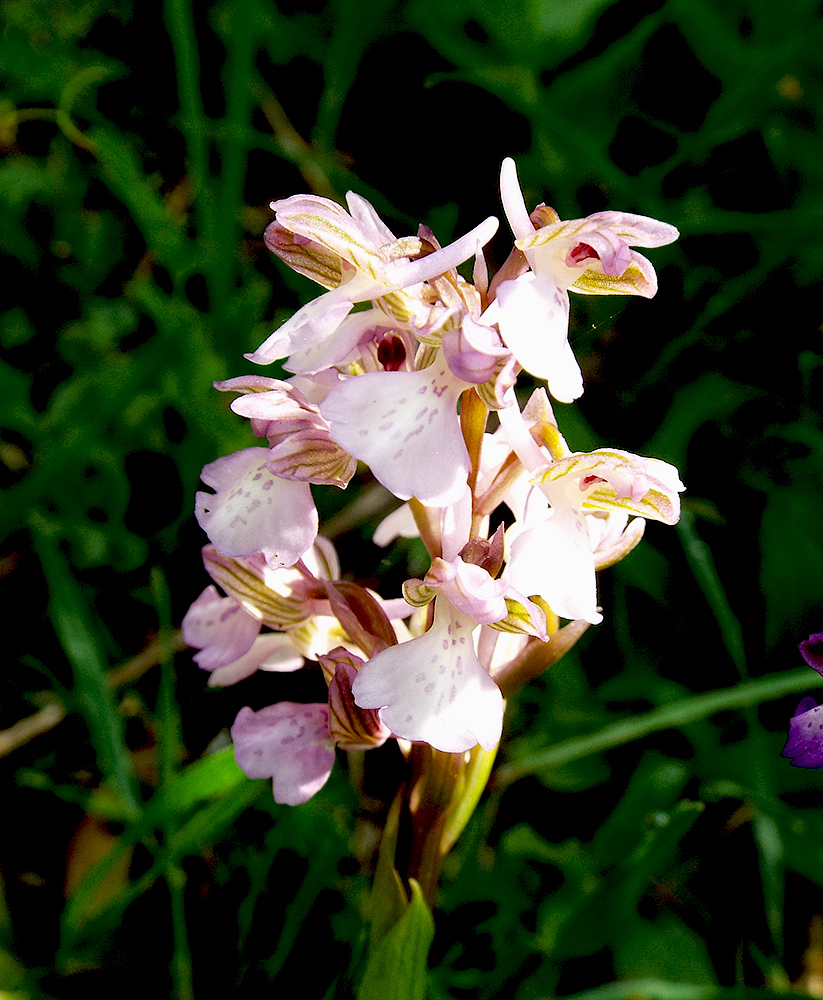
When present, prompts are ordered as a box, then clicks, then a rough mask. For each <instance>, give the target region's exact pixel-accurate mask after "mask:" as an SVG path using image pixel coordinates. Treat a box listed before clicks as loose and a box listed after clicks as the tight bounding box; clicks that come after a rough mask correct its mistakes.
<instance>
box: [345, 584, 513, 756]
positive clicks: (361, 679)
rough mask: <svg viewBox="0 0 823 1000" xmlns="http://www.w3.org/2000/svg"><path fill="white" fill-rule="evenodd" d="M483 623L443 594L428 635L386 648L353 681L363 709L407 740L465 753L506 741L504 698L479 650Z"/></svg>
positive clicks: (437, 601) (490, 747)
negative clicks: (476, 635) (477, 635)
mask: <svg viewBox="0 0 823 1000" xmlns="http://www.w3.org/2000/svg"><path fill="white" fill-rule="evenodd" d="M475 628H476V623H475V622H474V621H473V620H472V619H471V618H468V617H466V616H465V615H462V614H460V612H458V611H457V610H456V609H455V608H454V607H452V605H451V604H450V603H449V602H448V601H447V600H446V599H445V598H442V597H438V598H437V599H436V602H435V615H434V622H433V624H432V627H431V628H430V629H429V631H428V632H426V633H424V634H423V635H421V636H419V637H418V638H416V639H412V640H410V641H409V642H404V643H400V644H399V645H397V646H392V647H390V648H389V649H385V650H383V651H382V652H381V653H378V654H377V655H376V656H373V657H372V658H371V659H370V660H369V661H368V663H366V664H365V666H363V667H362V668H361V669H360V672H359V673H358V675H357V677H356V678H355V681H354V684H353V686H352V691H353V694H354V700H355V702H356V703H357V705H359V706H360V707H361V708H377V709H380V717H381V718H382V720H383V722H384V723H385V725H386V726H388V727H389V729H390V730H391V731H392V733H393V734H394V735H395V736H397V737H398V738H400V739H406V740H412V741H416V742H424V743H428V744H429V745H430V746H432V747H434V748H435V749H436V750H442V751H443V752H444V753H462V752H464V751H466V750H470V749H471V748H472V747H474V746H476V745H477V744H478V743H479V744H480V745H481V746H482V747H484V748H485V749H487V750H491V749H493V748H494V747H495V746H496V745H497V743H498V742H499V740H500V734H501V731H502V725H503V696H502V695H501V693H500V689H499V688H498V687H497V685H496V684H495V683H494V681H493V680H492V679H491V677H490V676H489V674H488V672H487V671H486V670H485V668H484V667H483V666H482V665H481V663H480V661H479V660H478V659H477V656H476V654H475V652H474V645H473V643H472V631H473V630H474V629H475Z"/></svg>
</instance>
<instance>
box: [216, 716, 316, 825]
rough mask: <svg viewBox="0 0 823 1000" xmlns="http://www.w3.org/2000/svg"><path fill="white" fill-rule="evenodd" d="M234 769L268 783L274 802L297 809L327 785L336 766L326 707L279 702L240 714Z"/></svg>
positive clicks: (235, 733) (236, 724)
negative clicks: (263, 779) (269, 779)
mask: <svg viewBox="0 0 823 1000" xmlns="http://www.w3.org/2000/svg"><path fill="white" fill-rule="evenodd" d="M231 737H232V742H233V743H234V757H235V760H236V761H237V766H238V767H239V768H240V769H241V770H242V771H244V772H245V773H246V774H247V775H248V777H250V778H271V779H272V789H273V792H274V800H275V802H280V803H282V804H283V805H288V806H296V805H300V803H302V802H307V801H308V800H309V799H310V798H311V797H312V795H314V794H315V793H316V792H318V791H319V790H320V789H321V788H322V787H323V785H325V783H326V781H327V780H328V777H329V775H330V774H331V769H332V767H333V765H334V748H333V746H332V742H331V737H330V735H329V708H328V705H320V704H309V705H299V704H296V703H295V702H290V701H281V702H278V704H276V705H268V706H266V707H265V708H261V709H260V711H259V712H254V711H252V709H250V708H248V707H246V708H241V709H240V712H239V713H238V715H237V718H236V719H235V722H234V725H233V726H232V728H231Z"/></svg>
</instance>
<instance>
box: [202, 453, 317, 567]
mask: <svg viewBox="0 0 823 1000" xmlns="http://www.w3.org/2000/svg"><path fill="white" fill-rule="evenodd" d="M268 454H269V452H268V449H267V448H245V449H244V450H243V451H237V452H234V454H232V455H227V456H226V457H224V458H218V459H217V461H216V462H212V463H210V464H209V465H207V466H206V467H205V468H204V469H203V472H202V474H201V478H202V479H203V482H204V483H205V484H206V485H207V486H211V487H212V488H213V489H214V490H215V491H216V492H215V493H204V492H201V493H198V494H197V495H196V497H195V501H196V506H195V513H196V515H197V521H198V523H199V524H200V527H201V528H202V529H203V530H204V531H205V532H206V534H207V535H208V536H209V540H210V541H211V542H212V544H213V545H214V546H215V547H216V548H217V549H219V551H220V552H222V553H223V554H224V555H227V556H248V555H251V554H252V553H254V552H262V553H263V554H264V555H265V557H266V561H267V562H268V564H269V565H270V566H271V567H273V568H277V567H282V566H293V565H294V564H295V563H296V562H297V560H298V559H299V558H300V557H301V556H302V555H303V553H304V552H305V551H306V550H307V549H308V548H309V547H310V546H311V544H312V542H314V539H315V536H316V535H317V524H318V521H317V511H316V510H315V507H314V501H313V500H312V496H311V490H310V489H309V484H308V483H304V482H297V481H292V480H288V479H280V478H278V477H277V476H274V475H272V473H271V472H270V471H269V470H268V468H267V467H266V461H267V459H268Z"/></svg>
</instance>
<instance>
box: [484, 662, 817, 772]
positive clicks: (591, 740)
mask: <svg viewBox="0 0 823 1000" xmlns="http://www.w3.org/2000/svg"><path fill="white" fill-rule="evenodd" d="M821 684H823V679H821V678H817V677H815V676H814V673H813V672H812V671H810V670H809V669H808V668H805V667H804V668H801V669H799V670H787V671H786V672H785V673H781V674H775V675H773V676H769V677H761V678H758V679H757V680H753V681H746V682H744V683H742V684H736V685H735V686H734V687H730V688H721V689H719V690H717V691H708V692H706V693H705V694H697V695H690V696H689V697H687V698H683V699H679V700H678V701H675V702H672V703H671V704H668V705H661V706H660V707H659V708H655V709H653V710H652V711H651V712H644V713H643V714H642V715H635V716H632V717H629V718H625V719H620V720H618V721H617V722H613V723H611V724H610V725H608V726H604V727H603V728H602V729H600V730H598V731H597V732H594V733H589V734H587V735H586V736H577V737H574V738H573V739H568V740H563V742H561V743H556V744H555V745H554V746H552V747H548V748H546V749H544V750H540V751H537V752H535V753H532V754H529V755H524V756H523V757H521V758H520V759H519V760H513V761H512V762H511V763H510V764H506V765H505V766H504V767H501V768H500V769H499V770H498V771H497V773H496V780H497V782H498V783H504V784H505V783H507V782H510V781H515V780H517V779H518V778H521V777H523V776H525V775H526V774H534V773H536V772H540V771H542V770H543V769H544V768H552V767H561V766H562V765H564V764H569V763H571V762H572V761H574V760H579V759H580V758H581V757H587V756H588V755H589V754H593V753H602V752H603V751H604V750H611V749H612V748H613V747H618V746H622V745H623V744H625V743H631V742H633V741H634V740H639V739H642V737H644V736H647V735H648V734H649V733H656V732H659V731H660V730H661V729H678V728H681V727H682V726H685V725H687V724H688V723H690V722H697V721H698V720H700V719H707V718H709V716H711V715H715V714H716V713H717V712H724V711H730V710H734V709H742V708H748V707H750V706H751V705H759V704H761V702H764V701H775V700H776V699H777V698H783V697H785V696H786V695H788V694H797V693H799V692H801V691H807V690H811V689H813V688H817V687H820V686H821Z"/></svg>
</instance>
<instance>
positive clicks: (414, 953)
mask: <svg viewBox="0 0 823 1000" xmlns="http://www.w3.org/2000/svg"><path fill="white" fill-rule="evenodd" d="M411 893H412V897H411V901H410V903H409V904H408V906H407V908H406V911H405V913H403V915H402V916H401V917H400V919H399V920H398V921H397V922H396V923H395V924H394V925H393V926H392V927H391V929H390V930H389V931H388V932H387V933H386V934H385V935H383V936H382V937H381V938H379V939H378V940H377V941H375V942H373V943H372V945H371V947H370V948H369V953H368V958H367V961H366V971H365V973H364V974H363V979H362V982H361V983H360V987H359V989H358V990H357V1000H387V998H388V997H391V998H392V1000H423V997H424V996H425V993H426V983H427V980H428V973H427V959H428V954H429V947H430V946H431V942H432V938H433V937H434V920H433V919H432V915H431V913H430V912H429V908H428V906H426V903H425V901H424V900H423V894H422V892H421V891H420V886H419V885H418V884H417V883H416V882H415V881H412V882H411Z"/></svg>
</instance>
